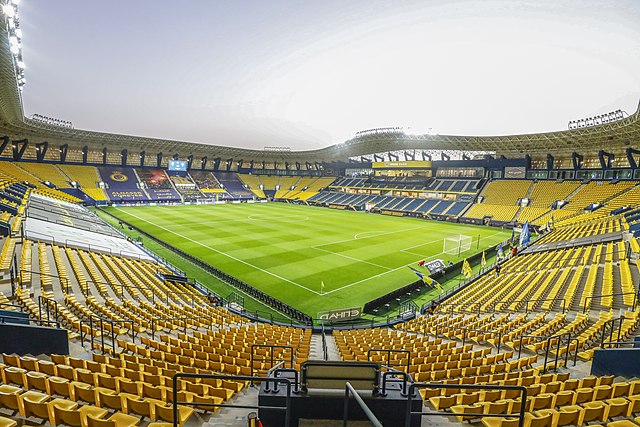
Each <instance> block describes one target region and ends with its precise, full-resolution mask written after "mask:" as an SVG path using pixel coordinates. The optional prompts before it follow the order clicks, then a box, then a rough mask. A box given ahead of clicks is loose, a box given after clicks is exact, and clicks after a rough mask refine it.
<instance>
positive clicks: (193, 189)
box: [168, 172, 204, 201]
mask: <svg viewBox="0 0 640 427" xmlns="http://www.w3.org/2000/svg"><path fill="white" fill-rule="evenodd" d="M168 175H169V178H170V179H171V182H173V186H174V187H175V189H176V190H177V191H178V193H180V195H181V196H182V198H183V199H184V200H185V201H188V200H197V199H201V198H203V197H204V195H203V194H202V192H201V191H200V190H199V189H198V187H197V185H196V183H195V182H194V181H193V180H192V179H191V176H190V175H189V174H188V173H185V172H168Z"/></svg>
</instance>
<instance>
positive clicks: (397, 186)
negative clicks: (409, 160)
mask: <svg viewBox="0 0 640 427" xmlns="http://www.w3.org/2000/svg"><path fill="white" fill-rule="evenodd" d="M477 185H478V181H477V180H431V182H429V183H427V182H424V181H423V182H417V181H411V180H408V178H407V177H401V178H396V179H386V180H374V179H371V178H348V177H344V178H339V179H337V180H336V181H335V182H334V183H333V184H331V185H330V186H329V190H328V191H323V192H321V193H319V194H317V195H315V196H313V197H311V198H309V202H312V203H314V204H321V205H327V206H332V207H336V208H346V207H350V208H354V209H357V210H362V209H365V207H369V208H370V209H373V210H377V211H382V212H383V213H391V214H414V215H416V214H418V215H425V214H428V215H436V216H437V215H442V216H452V217H457V216H459V215H460V214H461V213H462V212H464V211H465V210H466V209H467V208H468V207H469V206H470V205H471V201H473V199H474V198H475V195H476V194H477V190H476V187H477ZM383 190H384V192H385V193H384V195H383V194H382V193H383ZM407 194H410V195H411V196H407ZM442 194H445V195H446V197H448V198H447V199H441V198H442ZM457 195H462V197H465V198H464V199H458V196H457Z"/></svg>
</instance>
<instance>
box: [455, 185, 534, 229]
mask: <svg viewBox="0 0 640 427" xmlns="http://www.w3.org/2000/svg"><path fill="white" fill-rule="evenodd" d="M531 186H532V181H529V180H497V181H496V180H494V181H491V182H489V183H488V184H487V185H486V186H485V188H484V190H483V191H482V193H480V197H481V200H482V201H481V202H480V203H478V204H474V205H473V206H471V208H470V209H469V210H468V211H467V212H466V213H465V214H464V216H465V217H468V218H478V219H482V218H484V217H491V218H492V219H493V220H495V221H504V222H509V221H511V220H513V219H514V217H515V216H516V214H517V213H518V211H519V210H520V206H519V205H518V203H519V201H520V200H521V199H523V198H525V197H527V194H528V193H529V192H530V191H531Z"/></svg>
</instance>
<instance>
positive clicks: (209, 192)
mask: <svg viewBox="0 0 640 427" xmlns="http://www.w3.org/2000/svg"><path fill="white" fill-rule="evenodd" d="M189 175H190V176H191V178H193V181H194V182H195V183H196V185H197V187H198V188H199V189H200V191H201V192H202V194H203V195H204V196H205V197H210V198H215V197H216V195H219V196H220V197H222V198H225V199H226V198H231V195H230V194H229V193H227V192H226V191H225V190H224V188H222V186H221V185H220V182H219V181H218V180H217V178H216V177H215V176H214V175H213V173H211V172H205V171H191V172H190V173H189Z"/></svg>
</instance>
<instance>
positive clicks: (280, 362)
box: [251, 360, 286, 393]
mask: <svg viewBox="0 0 640 427" xmlns="http://www.w3.org/2000/svg"><path fill="white" fill-rule="evenodd" d="M285 362H286V361H285V360H281V361H279V362H278V363H276V364H275V365H274V366H272V367H271V368H270V369H269V370H268V371H267V375H266V376H267V378H269V377H271V374H273V373H274V372H275V371H276V369H278V368H280V366H282V365H284V364H285ZM251 384H253V383H251ZM264 389H265V391H267V392H268V391H269V383H267V385H266V386H265V388H264ZM273 391H274V392H276V393H277V392H278V389H277V385H276V387H274V390H273Z"/></svg>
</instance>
